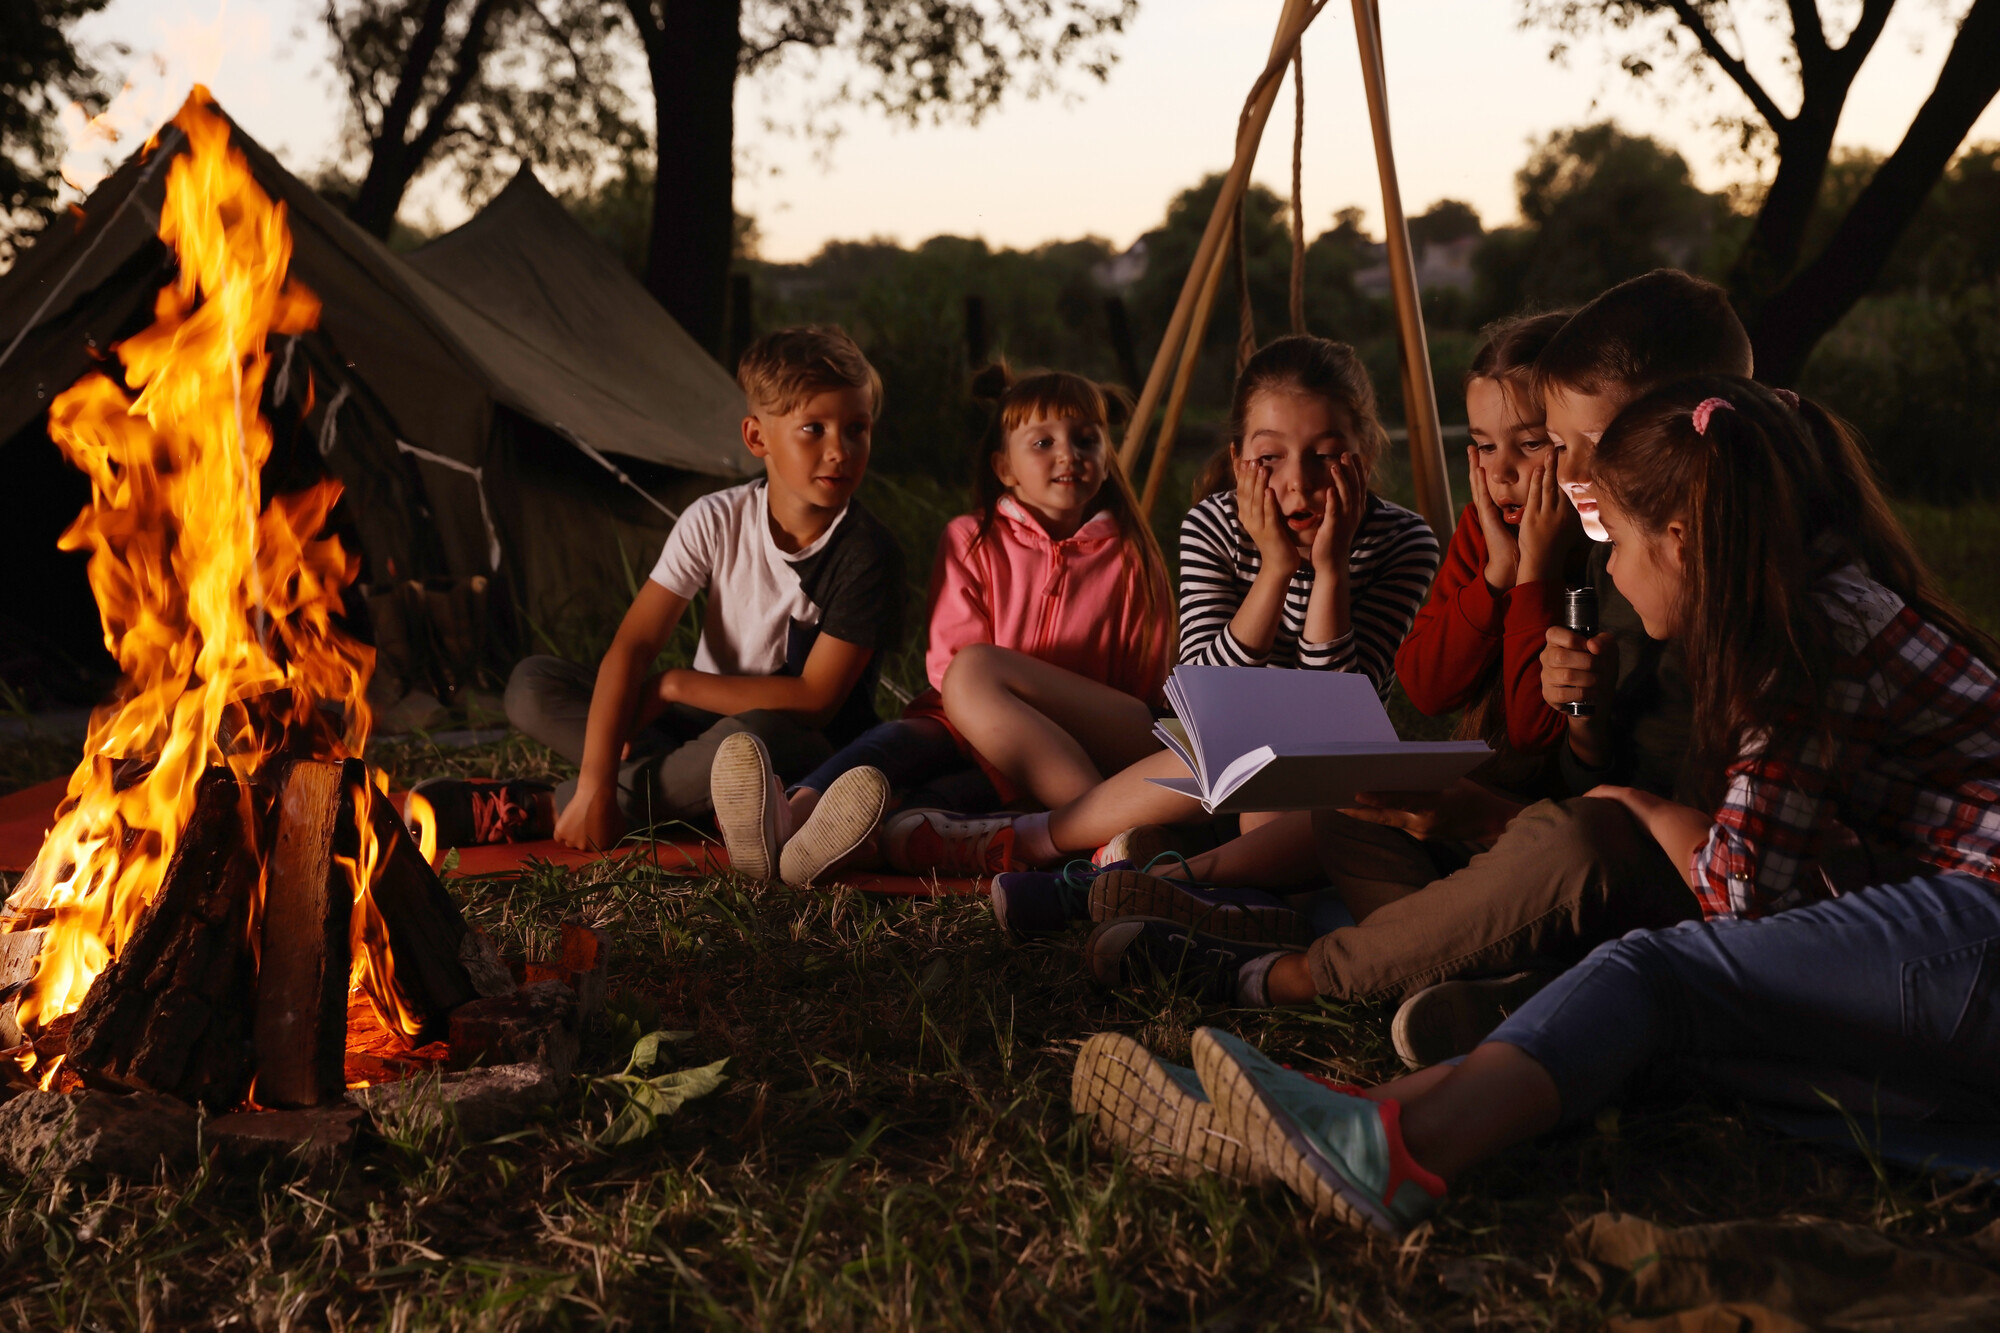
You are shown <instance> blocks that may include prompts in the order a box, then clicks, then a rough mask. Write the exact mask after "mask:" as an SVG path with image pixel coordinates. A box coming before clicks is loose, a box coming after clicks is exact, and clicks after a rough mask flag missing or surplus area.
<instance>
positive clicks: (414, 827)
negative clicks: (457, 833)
mask: <svg viewBox="0 0 2000 1333" xmlns="http://www.w3.org/2000/svg"><path fill="white" fill-rule="evenodd" d="M403 819H404V822H406V823H408V824H409V826H410V832H412V833H414V834H416V836H417V850H418V851H420V852H422V853H423V854H424V860H426V861H428V862H429V863H430V866H431V868H432V869H433V870H435V869H437V849H438V820H437V811H435V810H433V809H431V803H430V801H429V800H427V799H425V798H424V797H423V796H422V795H420V794H418V793H417V792H411V793H410V794H409V795H408V796H406V797H404V798H403Z"/></svg>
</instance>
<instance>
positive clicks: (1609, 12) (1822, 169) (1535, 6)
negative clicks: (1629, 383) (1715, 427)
mask: <svg viewBox="0 0 2000 1333" xmlns="http://www.w3.org/2000/svg"><path fill="white" fill-rule="evenodd" d="M1895 7H1896V0H1829V2H1828V3H1826V4H1824V5H1822V4H1821V3H1820V2H1819V0H1788V2H1787V3H1786V4H1783V5H1778V4H1767V3H1762V2H1761V0H1758V2H1756V3H1747V2H1746V3H1745V4H1742V5H1738V4H1736V3H1734V2H1733V0H1521V8H1522V14H1523V18H1524V21H1526V22H1528V23H1532V24H1538V25H1540V26H1543V27H1545V28H1547V29H1549V30H1550V31H1552V32H1554V33H1555V34H1556V37H1557V40H1556V43H1555V45H1554V47H1553V48H1552V50H1551V55H1552V56H1553V57H1561V56H1563V55H1565V54H1567V52H1568V51H1569V49H1570V48H1571V46H1572V45H1573V44H1574V43H1576V42H1578V41H1580V40H1590V41H1600V42H1602V43H1604V44H1605V45H1606V47H1607V48H1608V51H1609V53H1610V55H1611V56H1612V58H1613V59H1615V60H1616V61H1617V63H1618V64H1619V66H1620V67H1621V68H1623V69H1624V70H1625V71H1626V72H1628V73H1630V74H1631V75H1632V76H1633V77H1635V78H1638V79H1642V80H1651V79H1662V78H1665V79H1675V80H1679V81H1681V82H1683V83H1685V84H1689V85H1692V86H1696V87H1699V88H1703V89H1707V88H1713V87H1717V86H1720V85H1722V84H1728V85H1730V86H1733V87H1734V88H1735V89H1736V90H1737V92H1738V93H1739V94H1740V95H1741V97H1742V99H1743V100H1742V101H1741V102H1739V103H1736V104H1735V105H1733V106H1729V107H1726V108H1725V109H1724V110H1722V111H1720V112H1718V113H1717V114H1716V116H1715V121H1716V123H1717V124H1718V125H1719V126H1720V127H1721V128H1723V129H1725V130H1728V131H1730V132H1732V133H1733V134H1734V135H1735V136H1736V138H1737V140H1738V142H1739V143H1740V144H1741V145H1742V146H1743V147H1744V148H1745V149H1746V150H1749V151H1750V152H1752V153H1753V154H1765V153H1768V154H1769V155H1770V156H1771V157H1774V158H1775V163H1776V164H1775V168H1774V170H1773V173H1772V177H1771V182H1770V185H1769V188H1768V189H1766V190H1765V192H1764V195H1763V198H1762V200H1761V201H1760V203H1759V206H1758V208H1757V211H1756V214H1755V217H1754V218H1753V219H1752V222H1751V225H1750V227H1749V230H1748V232H1747V234H1746V236H1745V237H1744V239H1743V241H1742V243H1741V244H1740V246H1739V247H1738V249H1737V252H1736V254H1735V256H1734V259H1733V260H1732V262H1731V263H1730V265H1729V276H1728V280H1729V287H1730V294H1731V297H1732V298H1733V299H1734V301H1735V303H1736V305H1737V308H1738V309H1739V310H1741V311H1742V312H1743V314H1744V317H1745V321H1746V322H1747V323H1748V325H1749V326H1750V334H1751V338H1752V341H1753V342H1754V343H1755V345H1756V351H1757V363H1758V372H1759V374H1760V375H1763V376H1765V377H1767V378H1769V379H1771V380H1772V381H1773V382H1775V383H1780V384H1783V383H1789V382H1790V381H1792V380H1793V379H1795V378H1796V377H1797V376H1798V374H1799V372H1800V370H1801V369H1803V367H1804V365H1805V361H1806V358H1807V356H1808V355H1809V354H1810V353H1811V351H1812V349H1813V346H1814V345H1815V344H1816V343H1817V342H1818V341H1819V339H1820V338H1822V337H1823V336H1825V334H1826V333H1827V332H1828V331H1829V330H1830V329H1832V328H1833V326H1834V325H1835V324H1837V323H1838V322H1839V321H1840V318H1841V316H1843V315H1845V314H1846V313H1847V311H1848V310H1850V309H1852V308H1853V305H1854V303H1855V302H1856V301H1857V300H1859V299H1860V297H1861V296H1862V294H1863V293H1865V292H1867V291H1868V289H1869V287H1870V286H1871V285H1873V283H1874V282H1875V280H1876V278H1877V277H1878V276H1879V275H1880V274H1881V271H1882V267H1883V265H1884V264H1886V263H1887V262H1888V259H1889V255H1890V252H1891V251H1892V250H1893V249H1894V248H1895V245H1896V241H1897V238H1898V237H1899V236H1901V235H1902V232H1903V230H1904V228H1906V227H1907V226H1908V225H1909V224H1910V222H1911V220H1912V219H1913V218H1914V217H1915V216H1916V214H1917V212H1918V210H1919V209H1920V208H1922V206H1923V204H1924V200H1925V198H1926V197H1927V196H1928V194H1929V193H1930V190H1931V188H1932V187H1933V186H1934V185H1936V184H1937V182H1938V180H1939V179H1940V177H1941V176H1942V175H1943V173H1944V171H1945V168H1946V166H1947V165H1948V164H1949V163H1950V162H1951V160H1952V157H1953V155H1954V154H1955V153H1956V152H1957V151H1958V148H1959V146H1960V144H1962V143H1963V142H1964V140H1965V136H1966V134H1967V133H1968V132H1969V131H1970V130H1971V128H1972V125H1973V122H1974V121H1976V120H1977V119H1978V118H1979V115H1980V113H1981V112H1982V111H1984V110H1985V108H1986V106H1987V105H1988V104H1989V103H1990V102H1991V101H1992V100H1993V98H1994V96H1995V95H1996V94H2000V0H1970V3H1969V4H1965V5H1964V6H1963V7H1962V8H1961V7H1959V6H1958V5H1956V4H1954V5H1952V6H1950V7H1948V8H1947V9H1946V10H1945V12H1946V13H1947V14H1949V15H1950V16H1951V18H1952V20H1953V25H1954V29H1955V30H1954V33H1953V36H1952V41H1951V45H1950V49H1949V51H1948V52H1947V53H1946V55H1945V58H1944V60H1943V62H1942V64H1941V65H1940V67H1939V70H1938V75H1937V80H1936V82H1935V84H1934V85H1933V86H1932V88H1931V90H1930V92H1929V94H1928V95H1927V96H1926V97H1925V99H1924V102H1923V104H1922V106H1921V107H1920V108H1919V109H1918V111H1917V114H1916V116H1915V117H1914V118H1913V119H1912V120H1911V122H1910V125H1909V128H1908V129H1907V130H1906V131H1905V133H1904V135H1903V139H1902V142H1901V143H1899V144H1898V145H1897V146H1896V148H1895V150H1894V151H1892V152H1891V153H1890V154H1889V155H1888V156H1887V157H1885V158H1884V159H1882V161H1881V163H1880V165H1879V166H1878V167H1877V168H1876V170H1875V171H1874V172H1873V173H1872V174H1871V175H1870V176H1869V179H1868V181H1867V184H1866V185H1865V186H1863V187H1862V188H1861V190H1860V191H1859V192H1858V193H1857V194H1856V195H1855V197H1854V200H1853V202H1852V204H1851V205H1850V206H1849V207H1848V209H1847V210H1846V212H1845V213H1844V214H1843V215H1842V216H1841V218H1840V220H1839V222H1838V223H1837V224H1836V225H1835V226H1834V227H1833V228H1832V230H1831V232H1830V234H1828V235H1827V236H1826V239H1825V241H1824V243H1823V244H1822V245H1820V246H1819V247H1818V248H1817V249H1816V250H1808V249H1807V247H1806V240H1807V232H1808V228H1809V226H1810V225H1811V223H1812V221H1813V219H1814V216H1815V211H1816V208H1817V205H1818V201H1819V198H1820V194H1821V189H1822V186H1823V185H1824V184H1825V181H1826V176H1827V170H1828V167H1829V164H1830V163H1831V161H1832V158H1833V139H1834V134H1835V131H1836V130H1837V129H1838V128H1839V125H1840V117H1841V112H1842V110H1843V109H1844V108H1845V107H1846V105H1847V98H1848V94H1849V93H1850V92H1851V91H1852V89H1853V86H1854V80H1855V77H1856V76H1857V75H1858V74H1859V73H1860V72H1861V68H1862V66H1863V65H1864V64H1865V63H1867V60H1868V57H1869V56H1870V55H1871V54H1872V53H1873V52H1874V50H1875V47H1876V45H1877V43H1878V42H1879V41H1880V40H1881V37H1882V34H1883V31H1884V29H1885V27H1886V26H1887V24H1888V21H1889V15H1890V13H1891V11H1893V10H1894V9H1895ZM1752 26H1755V27H1760V28H1769V29H1775V30H1777V31H1779V32H1780V33H1781V34H1782V35H1783V38H1784V40H1786V41H1787V43H1788V47H1787V49H1786V52H1785V54H1784V56H1783V57H1782V58H1781V59H1779V60H1777V61H1775V62H1772V67H1771V68H1769V69H1767V70H1766V71H1764V72H1762V73H1760V72H1759V71H1758V70H1757V69H1753V67H1752V59H1751V56H1750V48H1749V45H1748V44H1746V41H1745V38H1744V36H1743V34H1744V30H1745V29H1746V28H1749V27H1752ZM1787 103H1796V106H1797V109H1796V110H1795V111H1790V112H1787V111H1786V110H1785V109H1784V107H1785V105H1786V104H1787Z"/></svg>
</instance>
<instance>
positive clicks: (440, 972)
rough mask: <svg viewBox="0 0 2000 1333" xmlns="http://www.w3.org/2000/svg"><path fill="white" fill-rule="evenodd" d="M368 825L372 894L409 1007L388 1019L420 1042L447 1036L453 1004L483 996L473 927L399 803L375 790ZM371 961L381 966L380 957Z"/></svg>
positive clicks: (371, 988)
mask: <svg viewBox="0 0 2000 1333" xmlns="http://www.w3.org/2000/svg"><path fill="white" fill-rule="evenodd" d="M368 825H369V828H370V830H371V832H372V833H373V836H374V839H375V845H376V847H377V849H378V851H377V856H378V857H379V861H378V863H377V865H378V869H377V871H376V874H375V875H374V877H373V878H372V879H371V880H370V881H369V886H368V898H369V900H370V902H371V904H372V906H373V911H374V914H375V916H376V917H377V918H379V923H380V926H381V928H382V932H383V934H384V935H385V936H386V941H385V942H386V944H387V946H388V950H387V954H388V958H389V959H391V960H392V966H393V968H394V985H395V990H396V992H397V994H398V996H399V997H400V1001H401V1006H400V1007H401V1008H402V1009H403V1012H402V1013H401V1014H400V1015H397V1014H387V1013H385V1014H383V1015H382V1019H383V1025H384V1026H385V1027H388V1028H389V1029H390V1030H391V1031H396V1030H398V1029H400V1030H401V1032H402V1033H403V1035H404V1036H405V1037H407V1038H408V1039H409V1040H410V1041H411V1042H412V1043H413V1044H417V1045H421V1044H423V1043H425V1042H431V1041H439V1040H442V1039H443V1038H444V1037H445V1036H446V1035H447V1034H448V1032H449V1026H448V1025H449V1021H450V1017H451V1011H452V1010H454V1009H456V1008H458V1007H459V1006H460V1005H462V1004H467V1003H470V1002H471V1001H473V1000H476V999H478V998H479V991H478V990H477V989H476V988H475V987H474V986H473V984H472V976H471V974H470V973H469V972H467V971H466V967H465V964H464V963H463V962H461V961H460V958H461V949H462V948H463V947H464V944H465V937H466V934H467V933H468V931H469V930H470V927H468V926H467V925H466V924H465V918H464V917H463V916H461V915H459V911H458V904H457V903H455V902H453V901H452V900H451V895H450V894H449V893H447V892H445V887H444V884H443V882H442V881H441V880H439V879H438V877H437V872H436V871H435V870H432V869H431V864H430V862H429V861H426V860H425V859H424V854H423V853H422V852H421V851H419V850H418V848H417V844H416V842H415V840H414V839H412V838H411V837H410V831H409V829H408V828H406V827H404V824H403V821H402V818H401V817H400V816H399V815H397V813H396V807H395V806H394V805H392V804H390V803H389V802H388V801H387V800H385V799H378V798H376V797H374V796H373V795H372V794H371V796H370V798H369V801H368ZM370 966H371V967H373V966H375V961H374V959H373V958H371V959H370ZM364 984H366V985H367V989H368V992H369V994H370V996H371V997H374V998H375V999H376V1000H377V1006H376V1007H377V1008H378V1010H379V1009H380V1008H382V1007H383V1006H382V1004H381V1002H380V1001H381V997H380V995H379V993H378V986H377V985H376V984H370V983H364ZM392 1019H393V1020H394V1021H393V1022H392V1021H391V1020H392Z"/></svg>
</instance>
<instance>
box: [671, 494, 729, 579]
mask: <svg viewBox="0 0 2000 1333" xmlns="http://www.w3.org/2000/svg"><path fill="white" fill-rule="evenodd" d="M734 489H735V488H733V487H732V488H731V489H730V490H728V491H713V492H711V493H709V494H707V495H704V496H702V497H701V498H700V499H699V500H696V501H695V502H694V503H693V504H691V505H689V506H688V507H687V508H686V509H684V510H682V511H681V517H680V521H679V522H678V523H676V524H674V529H673V531H672V532H669V533H668V534H667V544H666V545H665V546H663V547H661V548H660V558H659V561H658V562H657V563H655V564H654V566H653V573H652V579H653V582H655V583H657V584H659V585H660V586H661V587H662V588H665V589H666V590H667V591H668V592H670V593H673V594H674V595H675V596H677V597H685V598H687V599H689V600H690V601H692V600H693V599H694V597H695V595H696V594H697V593H700V592H702V591H703V590H705V589H706V588H707V587H708V585H709V582H710V581H711V580H712V579H713V578H714V576H715V564H716V558H717V556H718V554H719V549H720V546H721V541H722V537H723V529H724V528H725V527H726V526H727V525H728V522H729V518H730V509H731V506H730V503H729V500H728V498H726V497H728V496H730V495H731V493H732V491H733V490H734Z"/></svg>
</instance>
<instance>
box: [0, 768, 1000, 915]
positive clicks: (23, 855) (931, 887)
mask: <svg viewBox="0 0 2000 1333" xmlns="http://www.w3.org/2000/svg"><path fill="white" fill-rule="evenodd" d="M68 786H69V779H68V778H52V779H50V780H49V781H47V782H43V783H39V784H37V785H35V786H33V787H26V788H23V789H22V790H20V791H17V792H15V793H13V794H12V795H10V796H0V872H5V873H7V874H11V875H17V874H19V873H21V872H22V871H24V870H26V869H27V868H28V867H29V866H30V865H32V864H33V863H34V860H35V854H36V853H37V852H39V851H40V850H41V848H42V838H43V837H44V836H45V835H46V834H47V833H48V830H49V825H50V824H51V823H53V822H54V820H55V811H56V806H58V805H59V804H61V803H62V798H63V792H64V791H65V790H67V789H68ZM397 802H398V804H400V803H401V795H400V794H398V796H397ZM627 856H644V857H646V858H648V859H649V860H652V861H654V863H655V864H657V865H659V866H660V867H661V868H663V869H665V870H669V871H673V872H676V873H681V874H690V875H713V874H718V873H720V872H721V871H723V870H726V869H728V868H729V853H727V852H725V851H724V850H723V849H722V846H721V844H719V843H712V842H694V841H688V842H651V843H629V844H627V845H625V846H622V847H619V848H617V849H615V850H614V851H612V852H609V853H597V852H579V851H576V850H574V849H573V848H569V847H565V846H563V845H562V844H561V843H559V842H556V841H555V840H553V839H550V840H549V841H547V842H504V843H495V844H493V845H491V846H487V847H467V848H463V849H461V850H460V852H459V854H458V865H457V867H456V868H454V869H453V871H452V876H453V877H454V878H460V877H467V876H479V875H515V874H519V873H520V872H521V870H522V869H523V868H524V867H525V866H526V865H527V864H528V862H530V861H548V862H551V863H553V864H555V865H559V866H582V865H589V864H590V863H591V862H593V861H598V860H604V859H606V858H607V857H609V858H623V857H627ZM837 882H838V883H839V884H840V885H841V886H843V887H845V888H850V889H859V890H861V891H862V892H864V893H884V894H890V895H893V896H895V897H899V898H931V897H937V896H940V895H943V896H959V895H971V894H977V893H981V892H983V889H982V888H981V886H980V884H979V882H978V881H976V880H970V879H921V878H919V877H917V876H915V875H892V874H881V875H878V874H873V873H868V872H861V873H856V874H853V875H845V876H842V877H841V878H840V880H839V881H837Z"/></svg>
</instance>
